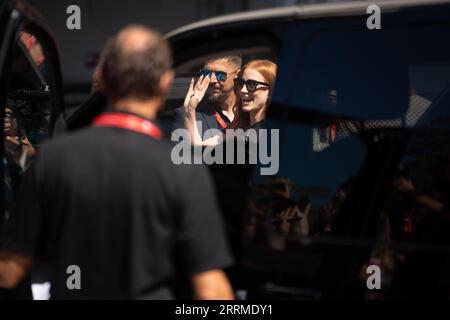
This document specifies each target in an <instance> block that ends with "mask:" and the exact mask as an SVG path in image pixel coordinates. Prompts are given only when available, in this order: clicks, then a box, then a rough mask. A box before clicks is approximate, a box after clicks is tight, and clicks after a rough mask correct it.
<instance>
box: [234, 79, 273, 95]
mask: <svg viewBox="0 0 450 320" xmlns="http://www.w3.org/2000/svg"><path fill="white" fill-rule="evenodd" d="M244 84H245V86H246V87H247V90H248V92H250V93H253V92H255V91H256V89H257V87H258V84H260V85H263V86H265V87H270V84H268V83H267V82H260V81H256V80H247V81H245V80H244V79H242V78H236V79H234V86H235V87H236V89H238V90H239V91H240V90H242V88H243V87H244Z"/></svg>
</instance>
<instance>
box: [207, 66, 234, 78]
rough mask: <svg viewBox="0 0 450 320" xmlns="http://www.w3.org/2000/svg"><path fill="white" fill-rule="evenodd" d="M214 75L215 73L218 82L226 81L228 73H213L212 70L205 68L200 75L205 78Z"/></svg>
mask: <svg viewBox="0 0 450 320" xmlns="http://www.w3.org/2000/svg"><path fill="white" fill-rule="evenodd" d="M233 72H234V71H233ZM212 73H214V75H215V76H216V79H217V81H225V80H227V77H228V73H226V72H225V71H211V70H209V69H206V68H203V69H201V70H200V74H201V75H202V76H203V77H207V76H209V75H210V74H212ZM230 73H231V72H230Z"/></svg>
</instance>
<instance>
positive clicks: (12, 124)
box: [0, 1, 64, 298]
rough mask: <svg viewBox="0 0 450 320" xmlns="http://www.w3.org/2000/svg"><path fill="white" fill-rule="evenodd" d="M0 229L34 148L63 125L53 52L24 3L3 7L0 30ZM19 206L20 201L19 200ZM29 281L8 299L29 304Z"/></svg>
mask: <svg viewBox="0 0 450 320" xmlns="http://www.w3.org/2000/svg"><path fill="white" fill-rule="evenodd" d="M0 35H1V38H0V39H1V43H0V84H1V85H0V87H1V89H0V90H1V95H0V104H1V106H2V107H1V111H0V117H1V119H2V122H3V131H2V132H3V138H2V140H1V146H2V147H1V158H2V166H1V170H0V172H1V174H0V177H1V181H3V183H1V184H0V191H1V192H0V193H1V194H2V197H1V200H0V203H1V204H0V208H1V212H2V214H1V220H0V227H1V230H3V227H2V226H3V224H4V222H5V220H7V219H8V218H9V216H10V214H11V208H12V204H13V201H15V199H16V195H17V191H18V189H19V187H20V180H21V176H22V175H23V173H24V172H25V171H26V170H27V168H28V166H29V164H30V163H31V161H32V159H33V158H34V157H35V156H36V155H37V154H38V153H39V147H40V145H41V144H42V143H43V142H44V141H45V140H47V139H49V138H50V137H51V136H52V135H53V133H54V131H55V127H56V124H57V120H58V119H59V120H58V123H59V125H61V126H63V124H64V103H63V98H62V90H61V88H62V79H61V72H60V62H59V54H58V49H57V47H56V43H55V41H54V38H53V36H52V35H51V33H50V31H49V30H48V29H47V28H46V27H45V25H44V24H43V23H42V19H41V17H40V14H39V13H38V12H37V11H35V10H34V9H33V8H32V7H30V6H28V5H26V4H25V3H24V2H16V1H5V2H3V3H2V6H1V24H0ZM21 201H26V199H25V200H24V199H22V200H21ZM29 281H30V278H29V277H28V278H27V279H26V280H25V281H24V282H23V284H22V286H21V287H19V288H18V289H17V290H15V291H12V292H7V291H2V292H4V293H5V297H7V298H8V297H9V298H30V291H29V290H30V286H29V285H27V284H29Z"/></svg>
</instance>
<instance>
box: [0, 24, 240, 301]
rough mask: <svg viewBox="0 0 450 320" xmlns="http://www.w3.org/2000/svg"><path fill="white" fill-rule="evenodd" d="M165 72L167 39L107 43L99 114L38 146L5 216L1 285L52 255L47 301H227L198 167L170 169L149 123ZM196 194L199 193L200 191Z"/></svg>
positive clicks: (218, 227) (224, 260)
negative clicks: (183, 280)
mask: <svg viewBox="0 0 450 320" xmlns="http://www.w3.org/2000/svg"><path fill="white" fill-rule="evenodd" d="M172 79H173V71H172V69H171V53H170V48H169V46H168V44H167V43H166V41H165V40H164V39H163V38H162V37H161V36H160V35H159V34H158V33H156V32H154V31H152V30H150V29H148V28H145V27H143V26H130V27H127V28H125V29H124V30H123V31H121V32H120V33H119V34H118V35H117V36H116V37H114V38H113V39H112V40H110V41H109V42H108V44H107V46H106V47H105V49H104V52H103V55H102V59H101V65H100V68H99V84H100V89H101V90H102V91H103V92H104V93H105V95H106V96H107V98H108V102H109V108H108V112H106V113H103V114H101V115H99V116H98V117H97V118H96V119H95V120H94V122H93V125H92V126H91V127H89V128H87V129H83V130H80V131H78V132H75V133H73V134H69V135H66V136H64V137H61V138H58V139H55V140H54V141H52V142H50V143H49V144H48V145H44V146H43V147H42V149H40V152H39V154H38V156H37V158H36V161H35V162H34V164H33V166H32V168H31V169H30V170H29V171H28V172H27V173H26V176H25V177H24V181H23V185H22V193H21V195H22V198H23V199H24V200H23V201H20V198H19V201H18V202H17V208H16V210H15V212H14V214H13V216H12V217H11V218H10V220H9V221H8V222H7V232H6V236H5V239H4V241H3V251H2V253H1V254H0V285H1V286H4V287H14V286H15V285H16V284H17V283H18V282H19V281H20V280H21V279H22V277H23V276H24V274H25V273H26V272H27V270H28V269H29V268H30V266H31V264H32V261H33V260H35V259H42V258H45V259H47V260H48V261H50V263H51V266H52V269H51V285H52V287H51V298H52V299H172V298H174V297H175V296H174V293H173V290H172V284H173V278H174V275H175V273H176V274H177V275H179V274H185V275H186V276H188V277H189V278H190V280H191V283H192V289H193V297H194V298H199V299H231V298H233V294H232V289H231V287H230V284H229V282H228V280H227V278H226V276H225V274H224V273H223V271H222V269H223V268H225V267H227V266H229V265H230V264H231V263H232V258H231V256H230V253H229V250H228V245H227V243H226V239H225V235H224V231H223V228H222V221H221V217H220V214H219V210H218V208H217V204H216V201H215V196H214V189H213V185H212V183H211V180H210V177H209V175H208V172H207V171H206V169H205V168H203V167H201V166H196V165H190V166H189V165H186V166H177V165H175V164H173V162H172V161H171V158H170V154H171V147H170V145H169V144H168V143H166V142H164V141H162V140H160V136H161V131H160V129H159V128H158V126H157V125H156V124H155V123H154V122H153V120H154V119H155V117H156V114H157V112H158V111H159V109H160V108H161V107H162V105H163V104H164V101H165V97H166V94H167V92H168V90H169V87H170V85H171V82H172ZM200 190H201V192H200Z"/></svg>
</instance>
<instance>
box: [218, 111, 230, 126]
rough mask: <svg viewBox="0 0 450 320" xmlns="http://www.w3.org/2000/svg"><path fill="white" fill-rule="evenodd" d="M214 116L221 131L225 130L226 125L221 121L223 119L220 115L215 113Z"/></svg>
mask: <svg viewBox="0 0 450 320" xmlns="http://www.w3.org/2000/svg"><path fill="white" fill-rule="evenodd" d="M215 116H216V120H217V122H218V123H219V124H220V126H221V127H222V129H225V128H226V127H227V124H226V123H225V120H223V118H222V117H221V116H220V114H219V113H218V112H217V111H216V114H215Z"/></svg>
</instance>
